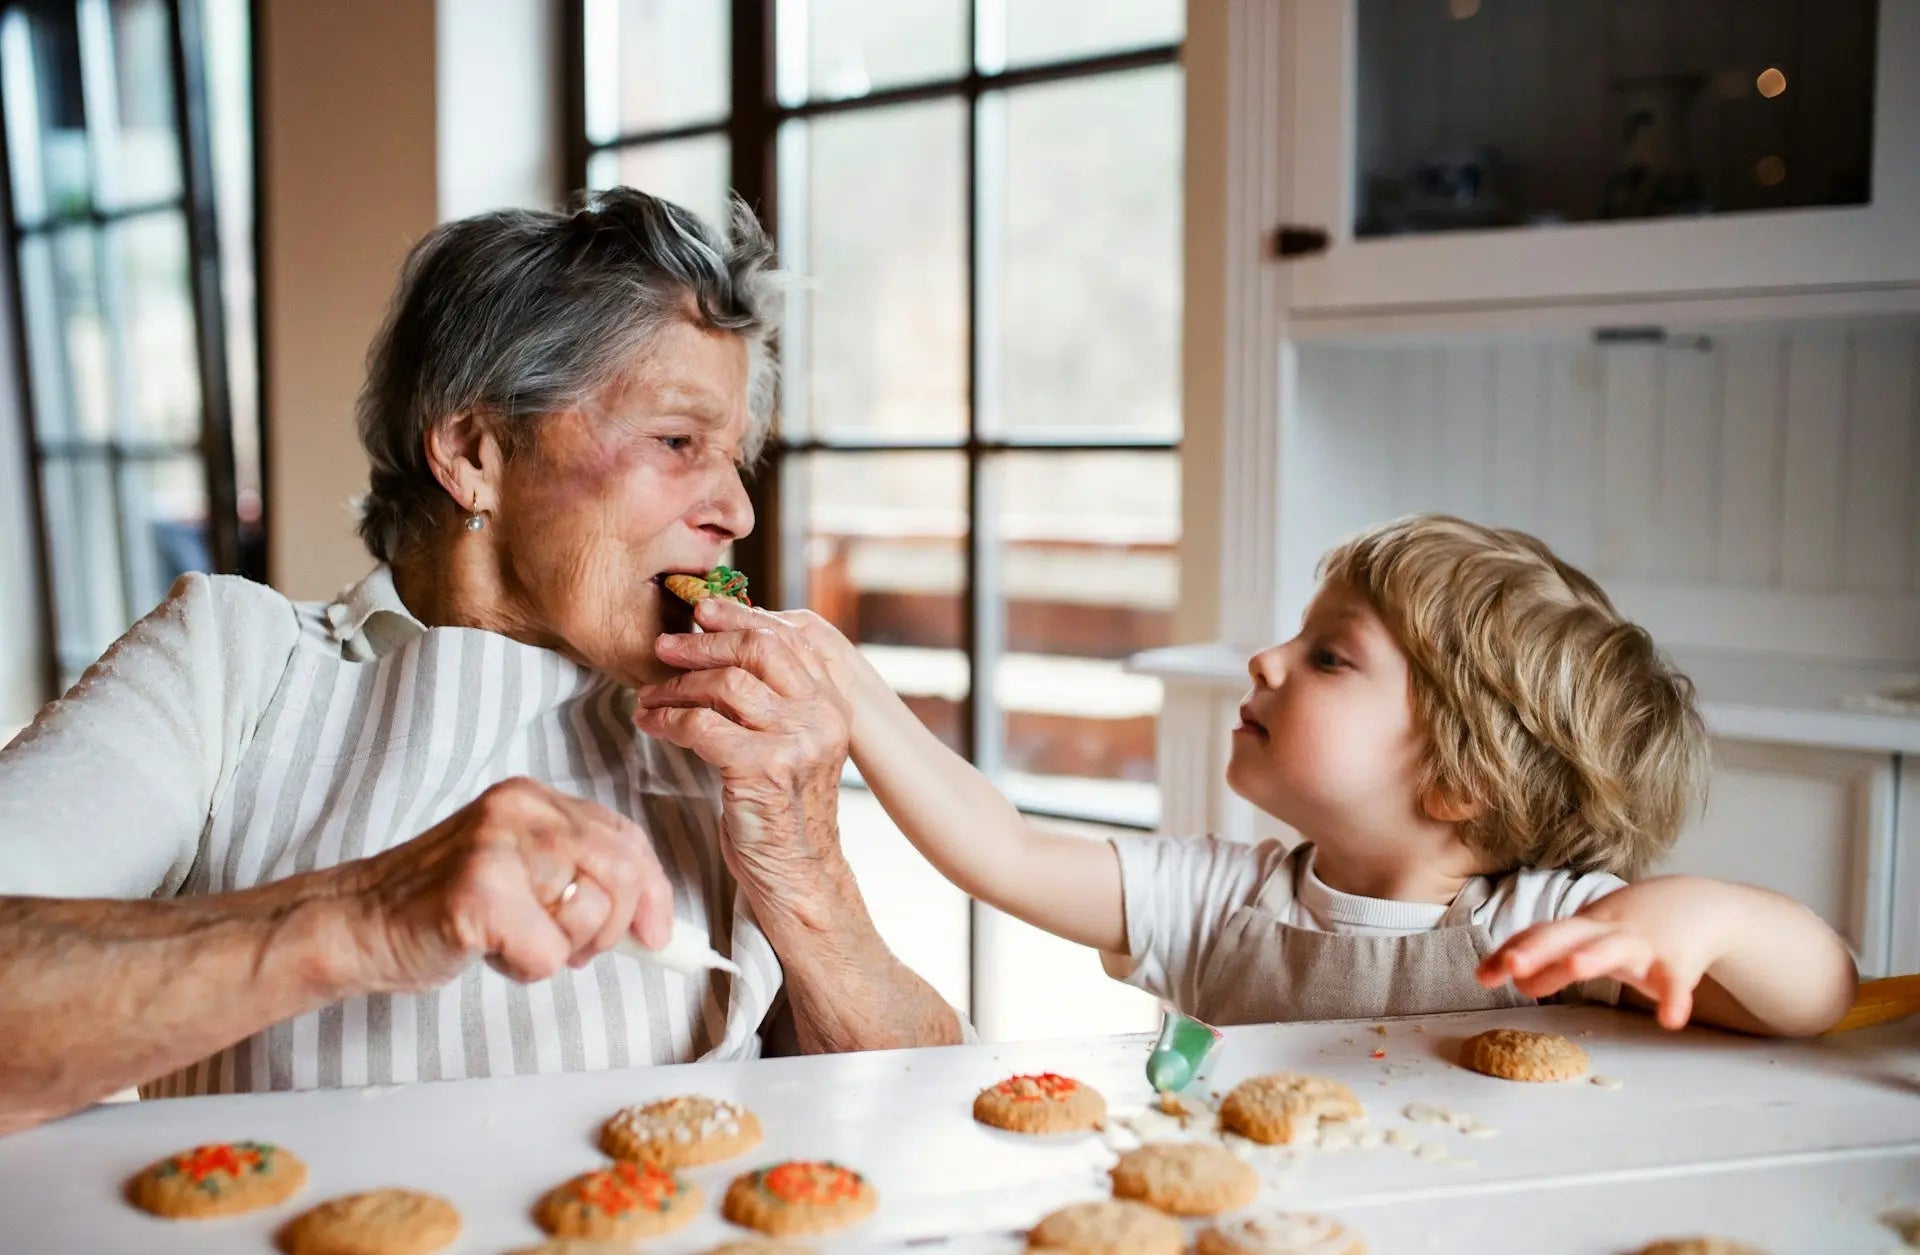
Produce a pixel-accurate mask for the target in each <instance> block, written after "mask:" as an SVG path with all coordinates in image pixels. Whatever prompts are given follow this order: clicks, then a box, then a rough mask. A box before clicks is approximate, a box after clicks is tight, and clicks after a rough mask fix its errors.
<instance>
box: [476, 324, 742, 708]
mask: <svg viewBox="0 0 1920 1255" xmlns="http://www.w3.org/2000/svg"><path fill="white" fill-rule="evenodd" d="M748 423H749V414H748V406H747V344H746V341H745V340H744V339H742V338H741V337H740V336H738V335H735V334H733V333H731V332H726V331H709V330H704V329H702V328H700V327H698V326H696V325H695V324H694V323H692V322H690V321H677V322H675V323H674V324H672V326H670V327H669V328H668V329H666V330H665V331H663V332H662V333H661V334H660V335H658V336H657V337H656V338H655V339H654V341H653V343H652V345H651V347H650V348H649V351H648V352H647V353H646V354H645V356H644V357H642V358H641V359H640V360H639V361H637V362H636V364H635V368H634V369H633V370H632V371H630V372H628V373H627V375H626V376H625V377H624V378H621V379H619V380H617V381H615V382H614V383H611V384H609V385H607V386H606V387H605V388H603V389H601V391H600V392H599V393H597V394H596V395H594V396H593V397H592V398H590V399H589V400H588V401H587V402H585V403H584V404H583V405H582V406H581V407H580V408H579V409H577V410H570V411H566V412H563V413H559V414H554V415H549V416H548V417H547V418H546V419H545V420H543V421H542V423H541V425H540V427H539V430H538V434H537V435H536V437H535V439H534V440H532V441H531V442H529V444H528V446H527V447H525V448H524V449H523V450H522V452H521V453H520V454H519V455H518V456H516V457H513V458H511V459H509V460H507V462H506V463H505V464H504V468H503V470H502V472H501V474H500V478H499V480H498V484H497V498H498V508H497V509H496V510H494V511H493V519H492V522H491V524H490V527H489V530H490V531H493V532H494V535H493V537H492V539H493V541H494V543H495V545H496V546H498V551H499V564H500V572H501V578H502V581H503V583H504V585H505V591H506V592H507V594H508V596H509V598H510V599H511V602H512V603H513V604H514V605H515V607H516V608H517V611H518V613H519V614H520V615H523V616H524V617H526V618H527V619H528V620H529V621H528V622H527V623H526V624H524V627H525V628H526V629H527V631H528V632H529V634H530V635H531V636H533V637H535V638H537V639H540V640H541V641H542V643H545V644H548V645H550V646H552V647H553V648H557V649H559V650H560V651H561V652H563V653H565V654H567V655H569V656H570V657H572V658H574V659H575V660H576V661H579V662H581V663H584V664H585V665H587V666H589V667H592V668H594V669H596V670H599V671H604V672H606V673H608V674H610V675H614V676H616V677H618V678H620V679H622V680H624V681H626V682H627V683H630V684H639V683H648V682H654V681H658V680H661V679H664V678H666V677H667V676H668V675H670V674H671V672H670V671H669V669H668V668H666V667H665V666H663V665H662V664H661V663H660V661H659V660H658V659H657V658H656V657H655V656H654V647H653V643H654V640H655V638H657V637H658V636H659V635H660V633H661V632H663V631H686V630H688V627H689V625H690V623H691V618H690V617H689V615H688V613H687V607H686V606H685V605H683V604H682V603H681V602H680V601H679V599H678V598H676V597H674V596H673V595H672V594H671V593H669V592H667V591H666V589H665V588H663V587H662V586H661V583H660V578H661V577H662V576H663V575H668V574H672V573H674V572H689V573H698V574H705V573H706V571H707V570H709V569H710V568H711V567H713V566H714V565H715V564H716V563H718V562H719V561H720V559H721V556H722V554H723V553H724V552H725V550H726V547H727V546H728V544H730V543H731V542H732V541H733V540H734V539H735V538H737V537H740V536H744V535H746V534H747V533H748V532H749V531H751V530H752V528H753V507H752V505H751V504H750V503H749V502H748V500H747V493H746V488H745V486H744V485H743V484H742V483H741V479H740V475H741V469H742V467H741V460H742V457H743V446H744V443H745V441H746V439H747V432H748Z"/></svg>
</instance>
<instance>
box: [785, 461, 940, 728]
mask: <svg viewBox="0 0 1920 1255" xmlns="http://www.w3.org/2000/svg"><path fill="white" fill-rule="evenodd" d="M788 467H789V480H788V483H789V485H790V486H791V487H792V488H794V489H797V490H798V491H799V492H800V493H801V494H802V499H801V505H800V509H799V510H798V511H796V515H797V516H799V517H804V518H805V519H806V521H807V525H806V534H805V536H804V537H792V538H790V539H789V546H790V547H789V550H788V552H790V553H794V554H795V555H796V557H797V558H798V559H799V561H801V562H804V564H805V567H804V569H805V570H806V573H807V588H806V600H807V605H809V606H810V607H812V608H813V609H814V610H815V611H816V612H818V613H819V614H820V615H822V616H823V617H825V618H826V619H827V620H828V621H830V622H831V623H833V624H834V626H836V627H838V628H839V629H840V630H841V631H842V632H844V633H846V635H847V636H848V638H849V639H851V640H854V641H858V642H859V643H860V647H861V651H862V652H863V653H865V654H866V655H867V657H868V658H869V659H871V660H872V662H873V664H874V666H875V667H877V668H878V669H879V671H880V674H881V675H883V676H885V677H886V679H887V682H888V684H889V685H891V686H892V688H893V690H894V692H896V693H898V694H900V696H901V697H902V698H904V699H905V700H906V703H907V705H909V706H911V707H912V708H913V711H914V713H915V714H917V715H919V716H920V719H921V721H922V722H924V723H925V724H926V725H927V726H928V727H930V728H932V729H933V730H934V732H935V733H936V734H938V735H939V737H940V739H941V740H943V741H945V742H946V743H947V744H948V745H950V746H952V747H954V748H955V749H958V748H960V746H961V745H962V743H963V738H962V736H961V727H962V720H963V719H964V718H965V717H966V699H967V691H968V683H967V657H966V654H965V653H964V652H962V644H963V641H964V636H963V632H962V628H963V625H964V623H965V621H966V620H965V615H966V611H965V607H964V605H963V603H962V588H963V586H964V583H965V580H966V544H967V464H966V455H965V454H963V453H959V452H951V453H949V452H935V453H813V454H804V455H797V456H796V457H794V458H793V459H790V461H789V464H788ZM793 541H798V542H799V544H798V545H794V544H793V543H792V542H793ZM792 566H793V563H792V562H791V561H790V562H789V569H792Z"/></svg>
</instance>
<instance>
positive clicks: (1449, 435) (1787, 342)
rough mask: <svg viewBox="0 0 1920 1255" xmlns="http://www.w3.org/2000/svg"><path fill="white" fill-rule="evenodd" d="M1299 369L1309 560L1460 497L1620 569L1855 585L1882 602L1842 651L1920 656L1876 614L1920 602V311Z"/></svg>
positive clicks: (1324, 352) (1839, 628) (1794, 584)
mask: <svg viewBox="0 0 1920 1255" xmlns="http://www.w3.org/2000/svg"><path fill="white" fill-rule="evenodd" d="M1299 381H1300V383H1299V387H1300V392H1299V408H1300V414H1299V419H1298V427H1297V431H1296V439H1297V443H1296V445H1295V447H1296V448H1297V449H1299V450H1300V456H1299V457H1298V459H1297V460H1296V461H1295V463H1294V465H1296V466H1297V467H1298V468H1300V474H1299V477H1298V481H1297V482H1294V483H1290V484H1289V485H1288V489H1287V490H1288V491H1289V492H1290V493H1293V494H1295V495H1294V496H1293V498H1292V502H1293V504H1290V506H1289V514H1290V515H1292V516H1293V517H1300V518H1306V519H1310V520H1312V526H1311V527H1309V528H1307V529H1305V531H1304V532H1303V533H1302V534H1301V536H1300V539H1299V541H1298V544H1299V549H1298V550H1297V551H1296V552H1294V553H1291V554H1289V555H1288V556H1287V557H1286V558H1285V559H1283V562H1284V565H1286V566H1287V568H1288V569H1289V571H1290V572H1291V573H1292V574H1293V577H1294V578H1295V579H1296V580H1297V578H1298V576H1299V573H1301V572H1303V571H1311V569H1312V560H1313V557H1314V556H1316V554H1317V551H1318V549H1320V548H1324V546H1325V545H1326V544H1327V543H1330V542H1331V541H1332V540H1334V539H1336V538H1338V537H1339V536H1340V535H1343V534H1345V533H1347V532H1349V531H1352V530H1354V529H1356V528H1358V527H1361V526H1364V525H1365V524H1367V523H1369V522H1373V521H1377V520H1379V519H1383V518H1390V517H1393V516H1394V515H1397V514H1402V513H1407V512H1409V511H1413V510H1443V511H1447V512H1450V513H1455V514H1461V515H1466V516H1468V517H1472V518H1476V519H1481V520H1484V521H1492V522H1500V523H1506V524H1511V525H1513V526H1518V527H1521V528H1524V529H1525V530H1528V531H1532V532H1534V533H1536V534H1538V535H1539V536H1540V537H1541V538H1542V539H1544V540H1546V541H1547V542H1548V543H1549V544H1551V545H1553V546H1554V548H1555V549H1556V550H1557V551H1558V552H1559V553H1560V554H1561V555H1562V556H1564V557H1566V558H1567V559H1568V560H1570V561H1572V562H1573V563H1575V564H1576V565H1578V566H1581V567H1583V568H1586V569H1588V570H1590V571H1591V572H1592V573H1594V574H1595V575H1596V576H1598V577H1599V578H1601V579H1602V580H1603V582H1607V583H1609V584H1610V585H1611V584H1614V583H1622V584H1626V585H1629V586H1635V587H1641V588H1648V589H1657V588H1662V587H1669V588H1675V587H1677V588H1712V589H1720V590H1736V591H1739V592H1742V593H1745V594H1751V595H1756V596H1757V595H1769V596H1778V597H1782V598H1785V597H1793V598H1800V599H1808V598H1823V599H1829V600H1830V601H1833V600H1834V599H1843V600H1844V602H1845V604H1847V605H1851V606H1856V607H1864V608H1866V609H1865V611H1864V612H1863V613H1860V614H1855V615H1852V616H1847V617H1836V619H1835V620H1834V622H1833V624H1832V630H1833V633H1834V637H1833V640H1832V641H1831V642H1830V643H1831V644H1832V645H1833V646H1834V649H1833V652H1836V653H1840V654H1843V655H1847V656H1865V657H1886V658H1894V659H1920V640H1916V639H1911V638H1907V639H1881V638H1879V637H1875V636H1871V635H1869V633H1872V632H1874V631H1877V629H1876V628H1874V627H1873V626H1872V625H1873V624H1874V623H1876V622H1880V623H1885V622H1895V623H1901V622H1907V621H1908V620H1909V619H1910V618H1911V617H1912V615H1913V613H1914V612H1913V610H1912V607H1914V606H1917V605H1920V321H1916V320H1901V319H1893V320H1884V321H1872V322H1861V323H1856V324H1839V323H1817V324H1816V323H1803V324H1786V325H1774V326H1760V327H1749V328H1742V329H1737V330H1732V331H1725V332H1718V333H1714V334H1711V335H1709V336H1707V337H1705V338H1704V339H1703V340H1700V341H1690V342H1682V343H1674V344H1669V345H1667V346H1664V347H1655V346H1611V347H1598V346H1595V345H1593V344H1591V343H1586V342H1578V341H1560V342H1556V341H1551V340H1532V341H1529V340H1525V339H1517V340H1516V339H1508V340H1503V341H1501V342H1499V343H1487V342H1469V343H1459V344H1452V345H1440V346H1430V347H1366V348H1361V347H1336V346H1331V345H1310V346H1306V347H1303V348H1302V349H1301V351H1300V373H1299ZM1749 604H1753V603H1749ZM1834 604H1840V602H1839V601H1834ZM1875 607H1893V608H1896V609H1897V608H1899V607H1906V608H1907V610H1906V611H1905V613H1904V615H1895V616H1894V617H1893V618H1892V619H1891V620H1889V619H1887V618H1886V617H1885V616H1879V615H1877V614H1875V613H1873V608H1875ZM1649 626H1655V625H1652V624H1650V625H1649ZM1655 630H1656V632H1657V631H1658V630H1659V629H1658V627H1657V626H1656V628H1655ZM1743 630H1745V631H1749V632H1752V633H1754V634H1756V635H1757V634H1760V633H1764V632H1769V631H1775V630H1781V629H1779V628H1778V625H1770V624H1765V623H1752V624H1747V625H1744V628H1743ZM1690 643H1695V644H1720V645H1738V644H1740V643H1741V642H1740V641H1737V640H1720V641H1713V640H1706V641H1693V642H1690ZM1792 652H1808V653H1824V652H1828V650H1827V648H1826V647H1825V646H1824V645H1823V643H1822V642H1820V641H1817V640H1810V641H1805V642H1801V643H1800V644H1799V647H1798V648H1795V649H1793V651H1792Z"/></svg>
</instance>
